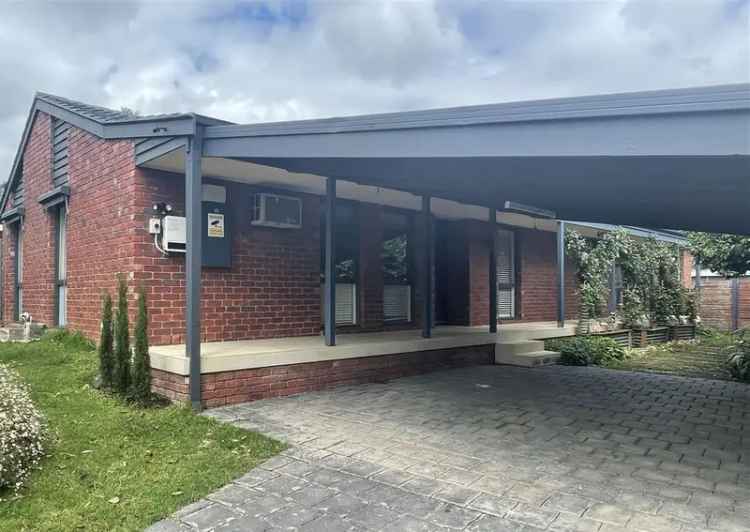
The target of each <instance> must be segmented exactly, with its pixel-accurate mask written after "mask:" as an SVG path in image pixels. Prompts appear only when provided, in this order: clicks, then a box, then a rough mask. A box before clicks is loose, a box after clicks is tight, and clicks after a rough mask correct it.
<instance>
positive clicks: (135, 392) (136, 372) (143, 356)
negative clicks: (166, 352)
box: [130, 288, 151, 404]
mask: <svg viewBox="0 0 750 532" xmlns="http://www.w3.org/2000/svg"><path fill="white" fill-rule="evenodd" d="M130 397H131V399H133V400H134V401H136V402H138V403H141V404H146V403H148V402H150V400H151V362H150V360H149V356H148V310H147V308H146V293H145V292H144V290H143V288H141V289H140V290H139V291H138V317H137V319H136V322H135V349H134V352H133V378H132V383H131V385H130Z"/></svg>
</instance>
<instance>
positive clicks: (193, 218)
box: [185, 125, 203, 411]
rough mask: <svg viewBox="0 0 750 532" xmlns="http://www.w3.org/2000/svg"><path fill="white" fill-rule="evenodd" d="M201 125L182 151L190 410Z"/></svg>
mask: <svg viewBox="0 0 750 532" xmlns="http://www.w3.org/2000/svg"><path fill="white" fill-rule="evenodd" d="M202 152H203V128H202V127H201V126H197V125H196V128H195V134H194V135H193V137H192V138H189V139H188V144H187V153H186V155H185V230H186V237H187V238H186V240H187V242H186V249H185V289H186V298H185V305H186V307H185V322H186V326H187V330H186V331H185V333H186V334H185V350H186V352H187V356H188V357H189V358H190V402H191V404H192V406H193V409H194V410H198V411H200V410H201V408H202V405H201V262H202V261H201V253H202V251H201V241H202V226H203V223H202V222H203V216H202V214H201V200H202V186H201V185H202V183H201V182H202V180H203V179H202V169H201V154H202Z"/></svg>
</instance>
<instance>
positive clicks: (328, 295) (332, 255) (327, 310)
mask: <svg viewBox="0 0 750 532" xmlns="http://www.w3.org/2000/svg"><path fill="white" fill-rule="evenodd" d="M325 239H326V243H325V287H324V290H325V298H324V301H323V305H324V322H323V329H324V332H325V342H326V345H336V179H334V178H332V177H329V178H327V179H326V235H325Z"/></svg>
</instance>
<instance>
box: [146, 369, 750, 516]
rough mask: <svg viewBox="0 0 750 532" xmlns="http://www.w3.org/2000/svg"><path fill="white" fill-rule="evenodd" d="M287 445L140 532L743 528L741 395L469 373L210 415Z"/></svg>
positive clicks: (642, 380) (588, 375)
mask: <svg viewBox="0 0 750 532" xmlns="http://www.w3.org/2000/svg"><path fill="white" fill-rule="evenodd" d="M207 415H211V416H214V417H216V418H219V419H222V420H226V421H229V422H232V423H235V424H236V425H239V426H242V427H246V428H250V429H256V430H259V431H261V432H264V433H266V434H270V435H273V436H276V437H278V438H282V439H284V440H286V441H288V442H289V443H290V445H291V447H290V448H289V449H288V450H287V451H285V452H284V454H283V455H281V456H278V457H276V458H273V459H271V460H270V461H269V462H266V463H265V464H264V465H263V466H261V467H260V468H258V469H255V470H253V471H251V472H249V473H248V474H247V475H245V476H244V477H242V478H240V479H238V480H237V481H236V482H235V483H233V484H230V485H229V486H226V487H225V488H223V489H221V490H219V491H217V492H216V493H214V494H213V495H211V496H210V497H209V499H208V500H204V501H200V502H199V503H197V504H195V505H191V506H190V507H188V508H185V509H183V510H182V511H180V512H178V514H176V515H175V516H174V518H173V519H170V520H167V521H163V522H161V523H159V524H157V525H156V526H155V527H153V529H154V530H190V529H192V530H195V529H201V530H206V529H210V528H212V527H216V530H222V531H229V530H267V529H269V530H280V529H289V527H297V528H298V529H300V530H304V531H317V530H319V531H338V530H451V529H465V530H472V531H482V530H487V531H489V530H493V531H494V530H497V531H502V530H524V531H533V530H539V529H546V530H557V531H563V530H581V531H589V530H601V531H616V530H645V531H661V530H670V531H671V530H680V531H682V530H684V531H698V530H706V529H709V530H721V531H732V530H750V386H746V385H742V384H737V383H728V382H720V381H709V380H701V379H685V378H680V377H670V376H660V375H649V374H645V373H628V372H616V371H609V370H604V369H598V368H571V367H563V366H553V367H547V368H540V369H522V368H513V367H503V366H482V367H473V368H466V369H458V370H450V371H443V372H439V373H432V374H428V375H423V376H419V377H411V378H405V379H399V380H396V381H392V382H388V383H385V384H372V385H362V386H356V387H348V388H340V389H336V390H333V391H326V392H319V393H308V394H304V395H301V396H297V397H291V398H283V399H273V400H267V401H259V402H255V403H250V404H245V405H237V406H231V407H226V408H220V409H216V410H212V411H209V412H208V413H207Z"/></svg>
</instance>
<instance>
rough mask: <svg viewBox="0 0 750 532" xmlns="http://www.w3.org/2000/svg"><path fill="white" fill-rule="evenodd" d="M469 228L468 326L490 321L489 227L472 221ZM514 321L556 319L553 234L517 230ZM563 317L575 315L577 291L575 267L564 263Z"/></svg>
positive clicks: (578, 299) (576, 313) (554, 245)
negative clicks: (469, 297)
mask: <svg viewBox="0 0 750 532" xmlns="http://www.w3.org/2000/svg"><path fill="white" fill-rule="evenodd" d="M468 227H469V231H468V237H467V238H468V241H469V244H468V248H469V251H468V253H469V279H470V290H471V292H470V293H471V305H470V309H471V310H470V316H471V321H470V323H471V325H485V324H487V323H488V322H489V278H488V269H489V233H488V231H487V228H488V226H487V225H486V224H482V223H481V222H476V223H472V224H471V225H470V226H468ZM515 234H516V249H515V252H516V285H517V288H516V320H517V321H555V320H557V243H556V235H555V233H551V232H546V231H538V230H532V229H516V230H515ZM565 267H566V270H565V317H566V319H575V318H576V317H577V316H578V306H579V302H580V294H579V291H578V280H577V278H576V273H575V266H574V265H573V263H572V262H571V261H570V260H567V261H566V264H565Z"/></svg>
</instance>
